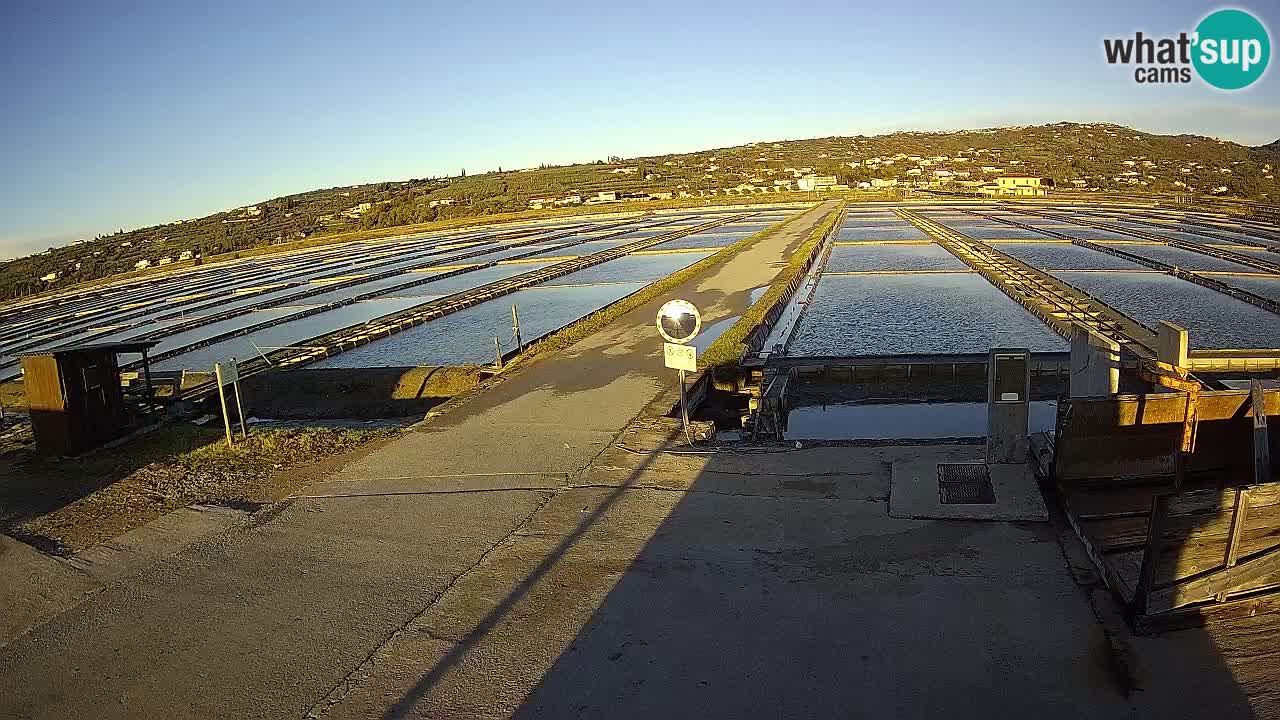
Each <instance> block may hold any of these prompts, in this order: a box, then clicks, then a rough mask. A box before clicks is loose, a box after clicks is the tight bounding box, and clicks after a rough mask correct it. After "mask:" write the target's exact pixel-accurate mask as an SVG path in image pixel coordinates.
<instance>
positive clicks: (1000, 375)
mask: <svg viewBox="0 0 1280 720" xmlns="http://www.w3.org/2000/svg"><path fill="white" fill-rule="evenodd" d="M1030 395H1031V351H1030V350H1023V349H1007V348H992V350H991V353H990V354H989V355H988V356H987V462H988V463H1025V462H1026V461H1027V450H1028V447H1027V446H1028V443H1027V420H1028V414H1029V410H1030Z"/></svg>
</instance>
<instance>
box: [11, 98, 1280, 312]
mask: <svg viewBox="0 0 1280 720" xmlns="http://www.w3.org/2000/svg"><path fill="white" fill-rule="evenodd" d="M1276 164H1280V141H1277V142H1275V143H1271V144H1270V145H1265V146H1262V147H1258V148H1250V147H1246V146H1243V145H1238V144H1235V143H1230V142H1225V141H1221V140H1215V139H1212V138H1207V137H1201V136H1194V135H1152V134H1148V133H1144V132H1140V131H1137V130H1132V129H1129V128H1126V127H1121V126H1118V125H1110V124H1077V123H1058V124H1053V125H1041V126H1024V127H1008V128H994V129H983V130H966V131H958V132H935V133H926V132H898V133H892V134H889V135H880V136H875V137H866V136H861V135H859V136H856V137H829V138H818V139H810V140H791V141H780V142H764V143H752V144H749V145H742V146H737V147H729V148H718V149H713V150H705V151H701V152H695V153H686V154H679V155H661V156H653V157H639V158H628V159H623V158H617V157H611V158H609V159H608V160H601V161H597V162H595V163H589V164H581V165H567V166H543V167H539V168H530V169H523V170H515V171H503V170H501V169H499V170H497V171H494V172H487V173H484V174H480V175H466V174H464V175H460V176H456V177H448V178H431V179H414V180H407V181H401V182H383V183H377V184H371V185H358V186H351V187H339V188H330V189H327V190H313V191H310V192H305V193H299V194H296V195H289V196H286V197H281V198H275V199H272V200H265V201H263V202H260V203H258V204H257V205H253V206H248V207H243V208H236V209H233V210H228V211H226V212H221V213H217V214H214V215H210V216H208V217H204V218H197V219H191V220H185V221H176V222H174V223H171V224H167V225H159V226H155V227H148V228H141V229H138V230H132V231H129V232H116V233H114V234H109V235H102V236H99V237H97V238H94V239H92V240H87V241H81V242H80V243H78V244H73V245H70V246H67V247H63V248H54V249H50V250H49V251H46V252H44V253H41V254H39V255H33V256H30V257H26V258H20V259H17V260H11V261H8V262H5V263H4V264H2V265H0V300H3V299H11V298H15V297H21V296H25V295H30V294H33V293H37V292H41V291H43V290H48V289H52V288H56V287H64V286H66V285H69V284H72V283H76V282H83V281H87V280H93V279H97V278H101V277H106V276H108V275H114V274H117V273H122V272H127V271H130V270H133V269H135V266H136V265H137V264H139V263H143V262H145V263H149V264H151V265H152V266H154V265H157V264H159V263H161V262H162V261H164V260H165V259H168V260H169V261H177V262H180V261H182V258H184V257H188V256H195V255H201V254H203V255H206V256H207V255H213V254H217V253H225V252H234V251H240V250H245V249H248V248H256V247H262V246H268V245H272V244H280V243H286V242H294V241H297V240H300V239H303V238H308V237H313V236H317V235H326V234H333V233H338V232H346V231H351V230H360V229H371V228H384V227H394V226H399V225H406V224H411V223H423V222H431V221H435V220H442V219H451V218H460V217H468V216H481V215H488V214H493V213H499V212H512V211H520V210H526V209H528V208H529V207H530V206H531V201H534V202H533V204H534V205H546V206H554V205H576V204H578V203H581V202H589V201H591V200H592V199H593V197H594V196H595V195H596V193H599V192H605V191H617V192H618V193H621V194H627V193H632V194H637V195H640V196H645V195H646V194H648V193H663V194H665V193H671V194H672V196H675V197H680V196H682V195H683V196H690V197H708V196H715V195H720V196H723V195H727V194H733V195H740V194H752V193H764V192H768V191H771V190H776V189H780V188H782V187H787V186H788V184H792V183H794V182H795V180H796V178H797V177H799V176H800V175H803V174H806V173H810V172H812V173H816V174H819V175H835V176H836V177H837V178H838V180H839V181H840V182H841V183H843V184H848V185H851V186H853V187H855V188H856V187H857V185H858V183H864V182H871V181H872V180H876V179H879V180H881V181H888V180H896V181H897V182H899V183H900V184H908V183H916V182H920V181H923V180H924V179H927V178H930V177H931V176H933V175H934V171H935V170H944V171H947V172H948V173H951V176H952V178H951V179H954V180H955V181H956V182H961V181H963V182H977V181H981V180H987V179H990V178H992V177H995V176H998V175H1000V174H1035V175H1041V176H1045V177H1050V178H1052V179H1053V180H1054V181H1055V183H1056V185H1057V186H1058V187H1060V188H1080V189H1084V190H1096V191H1099V192H1109V191H1123V192H1125V193H1133V192H1157V193H1167V192H1178V191H1181V190H1185V189H1186V188H1188V187H1190V188H1194V189H1195V190H1196V191H1197V192H1200V193H1216V194H1221V195H1229V196H1235V197H1240V198H1248V199H1253V200H1264V201H1268V202H1274V199H1275V198H1276V197H1278V196H1280V187H1278V186H1277V180H1276V177H1275V173H1274V172H1273V167H1274V166H1275V165H1276ZM791 186H792V187H794V185H791ZM664 197H665V195H664ZM539 199H541V200H543V201H544V202H543V203H538V202H537V201H538V200H539ZM556 201H559V202H556ZM43 278H48V279H43Z"/></svg>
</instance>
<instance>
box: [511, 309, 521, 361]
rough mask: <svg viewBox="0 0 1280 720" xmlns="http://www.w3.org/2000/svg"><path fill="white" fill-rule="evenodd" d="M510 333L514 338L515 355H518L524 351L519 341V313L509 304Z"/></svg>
mask: <svg viewBox="0 0 1280 720" xmlns="http://www.w3.org/2000/svg"><path fill="white" fill-rule="evenodd" d="M511 332H512V334H514V335H515V336H516V354H517V355H519V354H520V352H521V351H523V350H524V342H523V341H522V340H521V339H520V311H518V310H516V304H515V303H511Z"/></svg>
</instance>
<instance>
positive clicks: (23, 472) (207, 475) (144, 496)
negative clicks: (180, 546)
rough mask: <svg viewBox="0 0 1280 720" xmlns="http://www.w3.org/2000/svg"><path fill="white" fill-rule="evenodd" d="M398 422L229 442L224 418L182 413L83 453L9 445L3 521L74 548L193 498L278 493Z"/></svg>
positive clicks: (0, 488) (0, 510) (19, 532)
mask: <svg viewBox="0 0 1280 720" xmlns="http://www.w3.org/2000/svg"><path fill="white" fill-rule="evenodd" d="M394 432H395V431H392V430H347V429H335V428H326V427H310V428H296V429H274V428H256V429H251V432H250V435H249V438H248V440H247V441H242V442H239V443H238V444H237V445H236V446H235V447H234V448H227V447H226V444H225V442H224V441H223V435H222V428H221V426H220V425H218V424H217V423H216V422H213V423H210V424H209V425H208V426H205V427H199V426H196V425H192V424H189V423H176V424H172V425H166V426H162V427H160V428H157V429H156V430H154V431H152V432H150V433H146V434H143V435H140V436H138V437H136V438H134V439H132V440H130V441H129V442H127V443H125V444H123V445H120V446H117V447H112V448H104V449H102V450H99V451H97V452H93V453H90V454H88V455H85V456H83V457H77V458H61V457H55V456H50V455H44V454H40V453H37V452H34V451H31V450H25V451H20V452H16V453H10V454H8V455H6V456H4V459H3V465H0V531H3V532H6V533H9V534H12V535H15V536H17V537H20V538H22V539H24V540H26V541H27V542H30V543H32V544H34V545H36V546H37V547H41V548H42V549H44V550H46V551H51V552H61V553H69V552H76V551H79V550H83V549H84V548H87V547H89V546H91V545H94V544H96V543H98V542H102V541H104V540H108V539H111V538H113V537H116V536H118V535H120V534H122V533H124V532H127V531H129V530H131V529H133V528H135V527H138V526H140V525H143V524H145V523H147V522H149V521H151V520H152V519H154V518H157V517H159V516H160V515H163V514H164V513H167V512H170V511H172V510H175V509H177V508H180V507H183V506H186V505H190V504H192V503H215V504H238V503H251V504H256V503H265V502H270V501H273V500H276V499H279V498H280V497H283V496H285V495H287V494H288V493H289V492H291V491H292V490H293V489H295V488H296V487H298V486H300V485H303V484H305V483H306V481H307V479H308V477H309V476H307V474H306V473H299V472H298V471H299V470H300V469H303V468H305V467H306V466H308V465H309V464H311V463H315V462H317V461H321V460H325V459H328V458H332V457H334V456H340V455H342V454H343V453H346V452H348V451H351V450H353V449H355V448H358V447H360V446H362V445H365V444H367V443H370V442H373V441H376V440H379V439H383V438H388V437H391V436H392V435H393V434H394ZM237 439H238V438H237Z"/></svg>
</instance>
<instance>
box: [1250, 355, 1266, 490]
mask: <svg viewBox="0 0 1280 720" xmlns="http://www.w3.org/2000/svg"><path fill="white" fill-rule="evenodd" d="M1249 391H1250V399H1251V400H1252V401H1253V481H1254V482H1255V483H1257V484H1262V483H1266V482H1271V441H1270V438H1269V437H1268V435H1267V402H1266V398H1264V397H1263V392H1262V381H1261V380H1252V381H1250V383H1249Z"/></svg>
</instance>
